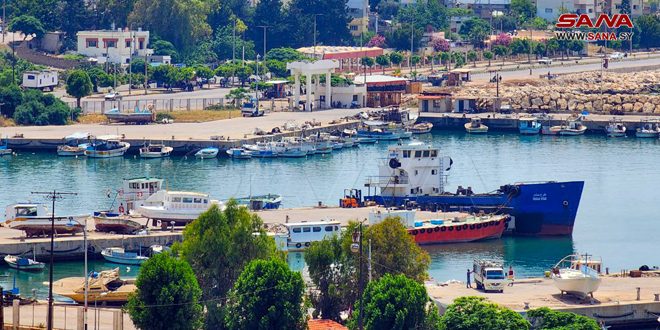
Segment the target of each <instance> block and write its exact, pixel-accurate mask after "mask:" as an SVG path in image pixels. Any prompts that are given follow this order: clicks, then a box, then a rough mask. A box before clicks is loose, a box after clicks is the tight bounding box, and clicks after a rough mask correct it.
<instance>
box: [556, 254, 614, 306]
mask: <svg viewBox="0 0 660 330" xmlns="http://www.w3.org/2000/svg"><path fill="white" fill-rule="evenodd" d="M601 264H602V262H601V261H600V260H595V259H594V258H593V257H592V256H590V255H587V254H585V255H578V254H572V255H569V256H566V257H564V258H563V259H562V260H560V261H559V262H558V263H557V264H556V265H555V267H553V268H552V280H553V282H554V283H555V286H556V287H557V288H558V289H559V290H560V291H561V293H562V294H564V293H568V294H573V295H576V296H579V297H586V296H587V295H591V296H592V297H593V293H594V292H596V290H598V287H599V286H600V282H601V278H600V270H601Z"/></svg>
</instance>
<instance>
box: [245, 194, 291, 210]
mask: <svg viewBox="0 0 660 330" xmlns="http://www.w3.org/2000/svg"><path fill="white" fill-rule="evenodd" d="M236 202H237V203H238V205H245V206H246V207H247V208H249V209H250V210H253V211H258V210H275V209H278V208H280V205H282V196H280V195H276V194H268V195H257V196H248V197H241V198H236Z"/></svg>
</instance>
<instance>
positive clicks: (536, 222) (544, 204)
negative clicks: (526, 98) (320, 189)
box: [364, 181, 584, 236]
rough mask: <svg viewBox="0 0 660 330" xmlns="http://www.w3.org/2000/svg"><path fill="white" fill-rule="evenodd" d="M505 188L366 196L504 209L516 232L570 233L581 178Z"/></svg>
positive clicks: (433, 206) (392, 202)
mask: <svg viewBox="0 0 660 330" xmlns="http://www.w3.org/2000/svg"><path fill="white" fill-rule="evenodd" d="M504 187H510V188H509V191H507V192H497V193H492V194H475V195H471V196H466V195H454V194H446V195H426V196H382V195H374V196H365V198H364V199H365V200H366V201H374V202H376V204H379V205H384V206H397V205H403V204H405V203H406V202H416V203H417V204H418V205H419V206H420V207H422V208H424V209H430V210H445V211H472V212H478V211H480V210H483V211H485V212H486V213H492V212H497V213H503V214H509V215H511V216H512V225H511V226H509V229H510V230H511V232H512V233H513V234H516V235H529V236H537V235H538V236H554V235H571V234H572V233H573V225H574V223H575V217H576V215H577V210H578V207H579V204H580V198H581V196H582V190H583V188H584V181H570V182H542V183H519V184H515V185H508V186H504Z"/></svg>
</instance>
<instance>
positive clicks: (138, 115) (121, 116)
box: [103, 107, 156, 124]
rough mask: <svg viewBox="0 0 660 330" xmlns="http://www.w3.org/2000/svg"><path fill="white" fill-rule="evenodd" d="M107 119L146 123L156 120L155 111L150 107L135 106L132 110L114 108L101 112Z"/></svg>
mask: <svg viewBox="0 0 660 330" xmlns="http://www.w3.org/2000/svg"><path fill="white" fill-rule="evenodd" d="M103 114H104V115H105V116H106V117H107V118H108V120H110V121H114V122H120V123H136V124H147V123H151V122H153V121H155V120H156V113H155V112H153V111H152V109H151V108H144V109H140V108H138V107H135V110H134V111H133V112H121V111H119V109H117V108H114V109H110V110H108V111H106V112H105V113H103Z"/></svg>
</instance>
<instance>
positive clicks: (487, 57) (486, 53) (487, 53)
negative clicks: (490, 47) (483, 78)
mask: <svg viewBox="0 0 660 330" xmlns="http://www.w3.org/2000/svg"><path fill="white" fill-rule="evenodd" d="M483 56H484V58H485V59H487V60H488V66H490V61H491V60H492V59H493V53H492V52H490V51H485V52H484V53H483Z"/></svg>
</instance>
